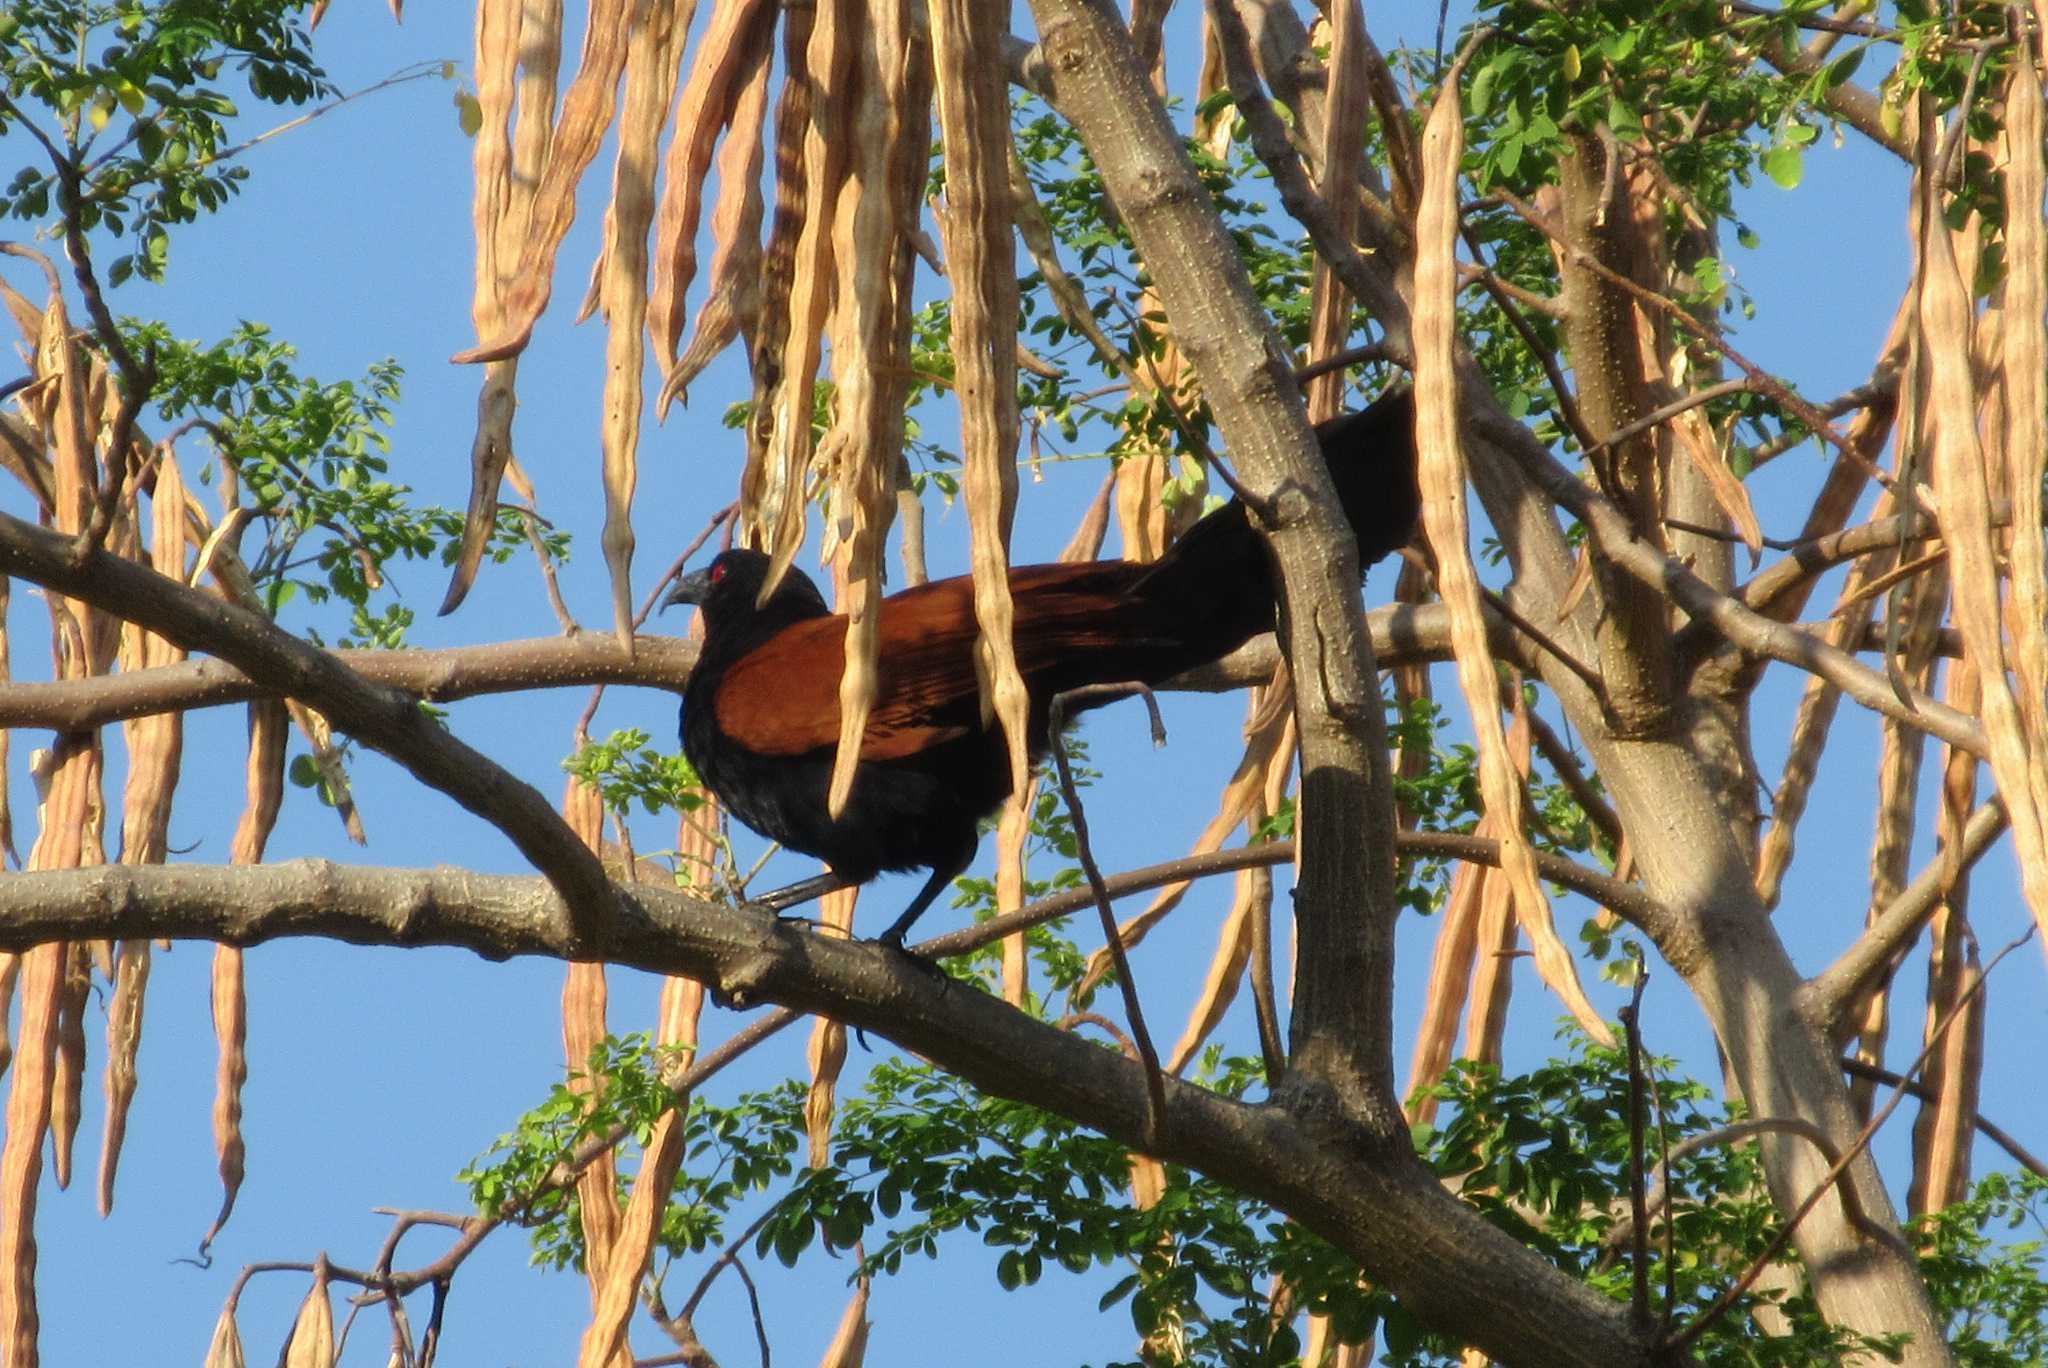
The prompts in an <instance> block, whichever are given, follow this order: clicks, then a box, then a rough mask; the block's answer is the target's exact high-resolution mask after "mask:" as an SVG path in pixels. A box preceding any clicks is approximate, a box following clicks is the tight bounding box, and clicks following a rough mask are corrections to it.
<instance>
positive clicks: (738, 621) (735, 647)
mask: <svg viewBox="0 0 2048 1368" xmlns="http://www.w3.org/2000/svg"><path fill="white" fill-rule="evenodd" d="M830 616H832V610H831V609H830V608H827V607H826V606H825V605H824V604H823V603H822V602H820V601H818V600H816V599H813V598H810V597H808V596H806V595H801V594H792V593H781V592H778V593H777V594H776V595H775V597H774V598H772V599H770V600H768V602H767V603H765V604H763V605H761V606H760V607H759V608H754V607H752V605H748V606H747V607H746V608H745V609H743V610H742V611H741V612H739V613H737V614H731V615H726V614H719V615H716V616H713V617H712V618H711V619H710V620H709V621H707V622H706V623H705V624H704V649H703V652H702V654H701V655H700V656H699V660H700V661H701V662H703V664H713V663H721V662H726V661H734V660H738V659H739V658H740V657H742V656H744V655H746V654H747V653H748V652H750V651H752V650H753V649H754V648H755V647H757V646H759V645H761V644H762V643H763V642H765V641H767V640H768V639H769V638H771V637H773V636H775V635H776V634H777V633H780V632H782V631H784V630H786V629H788V628H790V627H794V626H795V625H796V624H798V623H800V622H809V621H811V620H812V619H813V618H821V617H830ZM699 668H700V669H701V668H703V666H702V665H700V666H699Z"/></svg>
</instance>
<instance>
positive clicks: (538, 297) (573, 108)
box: [454, 0, 648, 365]
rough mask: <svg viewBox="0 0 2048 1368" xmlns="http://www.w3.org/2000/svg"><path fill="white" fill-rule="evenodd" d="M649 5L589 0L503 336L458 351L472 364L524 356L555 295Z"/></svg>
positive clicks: (508, 292) (505, 304)
mask: <svg viewBox="0 0 2048 1368" xmlns="http://www.w3.org/2000/svg"><path fill="white" fill-rule="evenodd" d="M647 3H648V0H594V3H592V5H591V7H590V19H589V23H588V26H587V27H586V28H585V29H584V33H583V53H582V58H581V61H580V63H579V65H578V67H577V70H576V78H575V79H574V80H573V81H571V82H570V83H569V93H568V94H567V95H566V96H564V97H563V100H562V115H561V118H560V120H559V121H558V122H557V123H556V125H555V130H554V135H553V138H552V141H551V145H550V146H549V149H548V159H547V165H546V167H545V168H544V169H543V170H542V172H541V177H540V183H539V185H538V187H537V188H536V189H535V191H534V196H533V213H532V218H531V220H530V222H529V224H528V228H527V233H526V239H525V241H524V242H523V243H522V244H521V245H520V250H519V255H518V258H517V264H516V266H514V267H513V269H512V273H511V275H510V278H509V281H508V283H507V284H506V286H505V289H504V293H503V294H502V295H501V297H500V302H501V307H502V310H503V313H502V317H501V320H500V328H501V330H500V332H499V333H498V335H497V336H496V337H493V338H488V339H486V340H485V341H484V342H483V344H482V345H479V346H476V347H472V348H470V349H469V350H468V351H463V352H458V353H456V355H455V358H454V359H455V361H456V362H457V364H460V365H470V364H474V363H476V362H480V361H496V360H500V359H502V358H504V357H508V356H512V355H515V354H517V353H518V352H520V351H523V350H524V349H525V347H526V344H527V342H528V341H529V340H530V339H531V338H532V337H533V325H534V324H535V323H536V322H538V321H539V320H540V316H541V313H542V311H543V310H545V309H546V308H547V306H548V299H549V297H550V296H551V295H552V294H553V292H554V277H555V254H556V253H557V252H558V251H560V250H561V246H562V239H563V238H565V237H567V236H568V234H569V226H570V224H571V223H573V222H574V221H575V218H576V187H577V185H578V183H579V182H581V181H582V179H583V173H584V171H585V170H586V169H588V168H589V166H590V163H591V160H592V159H593V158H594V157H596V156H597V149H598V147H599V145H600V144H602V143H603V141H604V135H605V131H606V130H607V129H609V128H610V127H611V123H612V110H613V102H614V101H615V100H616V98H617V92H618V85H619V73H620V72H621V71H622V70H624V69H625V65H626V48H627V40H628V39H629V38H630V37H631V35H632V34H633V33H634V32H635V31H636V30H637V29H638V28H639V26H640V19H641V15H642V12H643V11H644V10H645V8H646V6H647Z"/></svg>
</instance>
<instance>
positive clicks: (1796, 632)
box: [1503, 446, 1988, 758]
mask: <svg viewBox="0 0 2048 1368" xmlns="http://www.w3.org/2000/svg"><path fill="white" fill-rule="evenodd" d="M1503 450H1505V451H1506V452H1507V453H1508V454H1509V455H1510V456H1511V457H1513V458H1514V459H1515V460H1516V461H1517V462H1518V463H1520V464H1521V466H1522V468H1523V470H1524V471H1526V472H1527V474H1528V475H1529V477H1530V478H1531V479H1533V480H1535V481H1536V482H1537V484H1538V485H1540V486H1541V487H1542V489H1543V490H1544V492H1545V493H1547V494H1548V495H1549V496H1550V497H1551V498H1552V499H1554V500H1555V501H1556V502H1557V503H1558V504H1559V505H1560V506H1561V507H1563V508H1565V509H1566V510H1568V511H1569V512H1570V513H1571V514H1572V515H1573V516H1574V517H1576V518H1578V519H1579V520H1580V521H1581V522H1584V523H1585V524H1586V526H1587V527H1588V528H1590V529H1591V530H1592V532H1593V535H1594V537H1595V538H1596V539H1597V540H1598V542H1599V545H1600V551H1601V553H1602V554H1603V555H1605V556H1606V557H1607V558H1608V559H1609V560H1610V561H1612V563H1613V564H1614V565H1616V566H1618V567H1619V568H1620V569H1621V570H1623V571H1624V572H1625V573H1627V574H1628V575H1629V576H1630V577H1631V578H1633V579H1635V580H1637V581H1638V582H1640V583H1642V584H1645V585H1650V586H1655V587H1658V588H1660V589H1662V590H1663V591H1664V592H1665V593H1667V594H1668V595H1670V597H1671V599H1672V600H1673V601H1674V602H1676V603H1677V604H1678V606H1679V607H1680V608H1683V609H1684V610H1685V611H1686V612H1687V613H1688V614H1689V615H1691V616H1692V617H1693V618H1695V619H1696V620H1698V621H1701V622H1704V623H1706V624H1708V625H1709V626H1711V627H1712V628H1713V629H1714V630H1715V631H1717V632H1719V633H1720V634H1721V635H1722V636H1723V637H1725V638H1726V639H1727V640H1728V641H1729V642H1730V643H1731V644H1732V645H1734V646H1736V647H1739V648H1740V649H1742V650H1744V651H1748V652H1749V653H1751V654H1752V655H1757V656H1762V657H1764V658H1766V659H1769V660H1776V661H1779V662H1782V663H1783V664H1787V665H1795V666H1797V667H1798V668H1800V669H1802V670H1805V671H1807V672H1808V673H1810V674H1816V675H1819V676H1820V677H1821V678H1822V679H1825V680H1827V681H1828V682H1829V683H1830V684H1833V685H1834V686H1835V687H1836V688H1838V689H1840V690H1841V691H1842V692H1843V693H1844V694H1846V695H1848V696H1849V697H1850V698H1853V699H1855V700H1856V701H1857V702H1858V703H1861V704H1862V705H1863V706H1864V707H1866V708H1869V709H1870V710H1871V711H1873V712H1878V713H1882V714H1884V715H1885V716H1886V717H1889V718H1892V719H1894V720H1896V721H1899V722H1903V723H1905V724H1906V725H1907V726H1909V727H1916V728H1918V729H1919V730H1921V731H1924V732H1926V733H1928V734H1929V735H1930V736H1934V737H1936V738H1938V739H1940V740H1942V741H1946V742H1947V743H1948V744H1949V745H1951V746H1954V747H1956V748H1957V749H1959V750H1962V751H1966V752H1968V753H1969V754H1971V755H1975V756H1978V757H1979V758H1984V757H1986V756H1987V755H1988V749H1987V746H1986V743H1985V740H1984V728H1983V727H1982V725H1981V724H1979V723H1978V722H1977V720H1976V719H1975V718H1972V717H1969V716H1967V715H1965V714H1963V713H1961V712H1958V711H1957V710H1956V709H1954V708H1951V707H1949V706H1948V705H1947V704H1946V703H1941V702H1938V701H1937V700H1935V699H1932V698H1929V697H1927V696H1926V695H1925V694H1920V693H1914V694H1911V695H1909V700H1910V701H1908V702H1901V701H1900V699H1899V697H1898V695H1897V694H1896V693H1894V691H1893V689H1892V685H1891V681H1890V680H1888V679H1886V678H1885V677H1884V675H1882V674H1880V673H1879V672H1878V671H1876V670H1873V669H1871V668H1869V667H1868V666H1866V665H1863V664H1860V663H1858V662H1857V660H1856V659H1855V657H1853V656H1851V655H1849V654H1848V653H1847V652H1845V651H1842V650H1839V649H1838V648H1836V647H1834V646H1831V645H1829V644H1828V643H1827V642H1825V641H1822V640H1821V639H1819V638H1818V637H1816V636H1814V635H1813V634H1812V633H1810V632H1806V631H1803V630H1801V629H1800V628H1797V627H1791V626H1787V625H1786V624H1785V623H1782V622H1776V621H1773V620H1772V619H1770V618H1767V617H1764V616H1763V615H1762V614H1760V613H1758V612H1757V611H1756V610H1755V609H1753V608H1751V607H1749V605H1747V604H1745V603H1744V602H1743V601H1742V600H1741V599H1738V598H1734V597H1731V596H1730V595H1727V594H1723V593H1721V592H1720V591H1719V590H1717V589H1715V588H1714V587H1713V586H1712V585H1710V584H1708V583H1707V582H1706V581H1705V580H1703V579H1701V578H1700V577H1699V576H1698V575H1696V574H1694V573H1693V572H1692V570H1691V569H1689V568H1688V567H1687V566H1685V565H1684V564H1683V563H1681V562H1680V561H1678V560H1675V559H1674V558H1672V557H1670V556H1667V555H1665V554H1664V553H1663V552H1662V551H1660V550H1658V549H1657V548H1656V547H1654V546H1652V545H1650V543H1648V542H1646V541H1644V540H1642V539H1641V538H1639V537H1638V536H1637V535H1636V533H1635V529H1634V528H1633V527H1631V526H1630V525H1629V522H1628V519H1627V518H1626V517H1624V516H1623V515H1622V513H1621V511H1620V510H1619V509H1617V508H1616V507H1615V506H1614V505H1613V504H1611V503H1609V502H1608V501H1607V500H1606V499H1604V498H1602V497H1601V496H1600V495H1599V494H1598V493H1597V492H1595V491H1593V490H1591V489H1588V488H1587V487H1586V486H1585V485H1584V484H1582V483H1580V482H1579V481H1578V480H1577V479H1576V478H1574V477H1573V475H1572V473H1571V472H1570V471H1568V470H1566V469H1565V468H1564V466H1563V465H1561V464H1559V463H1558V461H1557V460H1556V458H1554V457H1552V456H1550V455H1549V454H1548V453H1547V452H1544V451H1542V450H1541V449H1540V448H1538V449H1537V450H1536V451H1534V452H1531V451H1529V450H1528V449H1527V448H1525V447H1521V446H1515V447H1504V448H1503Z"/></svg>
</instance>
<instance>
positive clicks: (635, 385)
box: [600, 0, 697, 655]
mask: <svg viewBox="0 0 2048 1368" xmlns="http://www.w3.org/2000/svg"><path fill="white" fill-rule="evenodd" d="M696 9H697V5H696V0H649V4H648V6H647V10H646V13H645V16H644V17H643V19H642V21H641V24H640V27H639V28H638V29H637V30H636V31H635V32H634V34H633V36H632V39H631V41H630V42H629V43H628V45H627V56H626V100H625V106H624V109H623V111H622V112H621V114H620V116H619V135H618V136H619V155H618V162H617V167H616V170H615V172H614V174H613V177H612V204H611V211H610V212H609V213H608V214H607V215H606V216H605V222H606V224H607V225H608V226H609V228H610V236H609V238H608V240H607V241H606V243H605V254H604V262H603V266H602V287H601V292H600V293H601V297H602V299H603V303H604V314H605V324H606V327H607V329H608V331H607V333H606V335H605V379H604V426H603V449H604V532H603V536H602V543H603V546H604V563H605V566H606V568H607V569H609V570H610V571H611V586H612V625H613V628H614V630H616V631H617V633H618V636H619V646H620V648H621V649H622V650H624V651H625V652H627V654H629V655H630V654H631V653H632V650H633V583H632V572H633V490H634V487H635V485H636V484H637V483H638V480H639V451H640V413H641V410H642V408H644V407H645V405H644V402H643V398H644V396H643V394H642V389H643V386H644V384H645V380H646V372H647V338H646V335H645V332H644V331H643V329H644V325H645V322H646V317H647V229H648V225H650V224H651V223H652V222H653V221H654V171H655V161H656V156H655V147H656V141H657V139H658V138H659V137H660V135H661V125H662V122H663V120H664V119H665V118H666V117H667V114H668V102H669V97H670V96H671V95H672V94H673V93H674V91H675V81H676V68H677V65H678V62H679V57H680V52H681V48H682V45H683V43H684V41H685V39H686V38H687V37H688V35H689V31H690V20H691V19H692V18H693V17H694V15H695V13H696Z"/></svg>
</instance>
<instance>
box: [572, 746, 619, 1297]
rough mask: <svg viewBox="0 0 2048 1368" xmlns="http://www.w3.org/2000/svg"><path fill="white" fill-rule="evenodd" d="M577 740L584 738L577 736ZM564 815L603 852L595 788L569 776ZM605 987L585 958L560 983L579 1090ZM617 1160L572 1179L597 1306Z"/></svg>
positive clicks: (611, 1236)
mask: <svg viewBox="0 0 2048 1368" xmlns="http://www.w3.org/2000/svg"><path fill="white" fill-rule="evenodd" d="M576 740H577V744H578V745H579V746H580V745H582V744H583V742H584V740H585V738H584V737H581V736H579V737H577V738H576ZM562 816H563V818H564V819H565V820H566V821H567V822H568V823H569V827H570V829H571V830H573V831H574V832H575V833H576V834H577V835H578V836H580V837H582V838H583V842H584V844H586V845H588V846H589V847H590V848H591V849H592V850H593V851H597V852H599V853H602V852H603V850H604V800H603V798H602V797H601V796H600V795H599V794H598V792H597V790H596V789H594V788H592V787H591V786H590V785H588V784H586V783H584V782H583V781H582V780H580V779H573V778H572V779H571V780H569V783H568V789H567V792H566V793H564V795H563V797H562ZM608 996H609V991H608V989H607V988H606V985H605V973H604V966H603V965H602V964H596V963H591V962H588V961H581V960H579V961H576V962H574V963H571V964H570V965H569V968H568V972H567V973H566V974H565V975H564V977H563V982H562V1054H563V1057H564V1059H565V1060H566V1062H567V1063H568V1066H569V1070H570V1074H571V1077H570V1081H569V1087H570V1089H571V1091H574V1092H577V1093H585V1092H588V1091H589V1090H590V1089H592V1088H597V1087H602V1086H603V1082H602V1080H600V1079H594V1078H591V1077H589V1076H588V1074H587V1073H586V1072H585V1071H586V1070H588V1069H589V1067H590V1054H591V1051H592V1050H594V1049H596V1048H597V1046H598V1044H599V1042H601V1041H602V1040H603V1039H604V1037H605V1029H606V1028H605V1014H606V1006H607V998H608ZM618 1172H619V1170H618V1161H617V1159H616V1157H615V1156H614V1155H613V1153H612V1152H611V1151H610V1150H606V1151H605V1152H604V1153H603V1154H601V1155H599V1156H598V1157H597V1158H596V1159H595V1160H593V1161H592V1162H591V1164H590V1166H589V1167H588V1168H586V1169H584V1170H583V1173H582V1175H581V1176H579V1177H578V1178H577V1180H576V1198H577V1204H578V1209H579V1211H580V1213H581V1215H582V1221H583V1248H584V1251H585V1255H584V1269H585V1271H586V1273H587V1274H588V1275H589V1278H590V1295H591V1303H592V1307H593V1309H595V1308H596V1306H597V1304H598V1301H599V1299H600V1297H601V1295H602V1292H603V1289H604V1284H605V1271H606V1269H607V1267H608V1266H609V1259H610V1255H611V1250H612V1246H613V1244H614V1243H615V1242H616V1241H617V1239H618V1235H619V1219H620V1212H619V1197H618Z"/></svg>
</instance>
